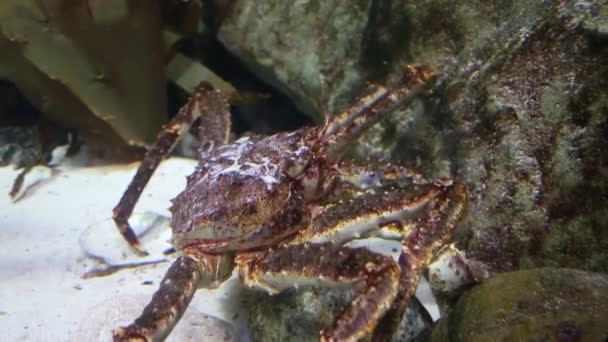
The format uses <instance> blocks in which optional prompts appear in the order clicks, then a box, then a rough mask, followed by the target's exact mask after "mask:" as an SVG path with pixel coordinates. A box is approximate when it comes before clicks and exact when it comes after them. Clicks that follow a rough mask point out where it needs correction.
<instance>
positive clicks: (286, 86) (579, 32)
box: [219, 0, 608, 271]
mask: <svg viewBox="0 0 608 342" xmlns="http://www.w3.org/2000/svg"><path fill="white" fill-rule="evenodd" d="M607 6H608V4H607V2H606V1H595V2H586V1H577V2H574V1H554V2H538V1H525V0H520V1H495V2H478V1H463V2H458V3H454V2H450V1H443V0H429V1H417V2H415V3H412V2H401V1H382V2H381V1H369V2H365V1H357V2H347V1H337V0H335V1H325V2H317V1H298V2H296V3H295V4H293V5H292V4H291V3H289V4H287V3H281V2H277V1H264V2H247V1H236V2H235V4H234V5H233V7H232V11H231V12H230V14H229V15H228V17H227V19H226V20H225V21H224V23H223V25H222V27H221V28H220V30H219V37H220V39H221V40H222V41H223V42H224V44H226V45H227V47H228V48H229V49H230V50H231V51H232V52H234V53H235V54H236V55H238V56H239V57H240V58H241V59H242V60H243V61H245V63H246V64H248V65H249V66H251V68H253V70H255V71H256V72H257V73H258V74H259V75H261V76H262V77H263V78H265V79H267V80H269V81H271V82H272V83H274V84H276V85H277V86H278V87H279V88H281V89H283V90H284V91H285V92H286V93H287V94H289V95H290V96H292V97H293V98H294V99H295V100H296V101H297V103H299V104H300V106H301V107H302V108H303V109H304V110H305V111H307V112H308V113H309V114H311V115H313V116H316V117H317V118H318V117H319V116H320V114H319V113H320V112H322V109H328V110H332V111H333V110H335V109H336V108H339V107H341V106H343V105H344V104H345V103H348V101H349V100H350V99H351V98H352V97H353V96H355V94H357V91H358V89H359V88H360V87H361V85H362V84H363V81H364V80H378V81H383V82H384V81H388V82H390V81H392V80H394V79H395V78H396V77H398V76H399V69H400V68H401V67H402V66H403V65H404V64H407V63H426V64H429V65H431V66H432V67H433V68H434V69H436V70H437V71H438V72H439V73H440V75H441V77H440V80H439V82H438V84H437V86H436V87H435V89H434V94H433V95H432V96H430V97H429V98H426V99H424V100H421V101H419V102H418V104H417V105H415V106H413V108H412V109H410V110H405V111H403V112H400V113H396V114H395V115H393V116H392V117H390V118H387V120H385V122H384V123H383V124H382V125H379V126H378V127H376V128H375V129H374V130H373V131H371V132H369V134H367V135H366V136H365V137H364V138H363V139H361V141H360V143H359V148H358V149H357V150H356V152H355V155H356V156H357V157H360V158H367V157H371V158H373V159H397V160H401V161H403V162H405V163H406V164H407V165H410V166H414V167H415V168H417V169H418V170H420V172H421V173H423V174H424V175H426V176H427V177H428V178H436V177H442V176H454V177H456V178H458V179H460V180H462V181H464V182H465V183H466V184H467V186H468V187H469V190H470V193H471V199H470V201H469V210H468V213H467V216H466V217H465V219H464V220H463V223H462V224H461V225H460V227H459V231H458V232H457V236H456V240H457V242H458V244H459V246H460V247H463V248H464V249H465V250H467V252H468V253H469V255H470V256H473V257H475V258H477V259H479V260H482V261H484V262H487V263H489V264H490V266H491V267H492V269H494V270H512V269H518V268H521V267H534V266H543V265H560V266H568V267H578V268H584V269H588V270H596V271H608V261H607V260H608V255H607V254H606V251H607V250H608V249H607V248H606V247H608V232H607V229H606V227H607V226H608V213H607V212H606V211H605V210H603V209H602V208H605V207H606V204H607V201H608V200H607V198H608V185H607V182H606V179H607V177H608V165H607V160H608V153H607V152H606V151H605V150H604V149H602V148H601V146H602V145H605V144H606V142H607V138H606V137H607V136H608V119H607V118H608V115H607V112H608V107H607V106H608V100H606V98H607V96H606V92H607V91H606V89H608V84H607V83H608V82H607V81H606V80H607V79H608V68H607V67H606V65H608V58H607V57H606V56H607V55H606V53H605V52H606V49H607V47H608V43H607V41H608V24H607V22H608V19H607V17H608V7H607Z"/></svg>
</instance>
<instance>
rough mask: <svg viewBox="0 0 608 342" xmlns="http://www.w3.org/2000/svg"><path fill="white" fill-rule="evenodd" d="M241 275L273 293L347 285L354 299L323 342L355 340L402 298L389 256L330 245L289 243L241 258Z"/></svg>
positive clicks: (250, 283)
mask: <svg viewBox="0 0 608 342" xmlns="http://www.w3.org/2000/svg"><path fill="white" fill-rule="evenodd" d="M237 264H238V265H239V266H240V276H241V279H242V280H243V282H244V283H245V284H246V285H248V286H251V287H261V288H263V289H265V290H267V291H268V292H270V293H277V292H279V291H281V290H283V289H285V288H288V287H292V286H294V285H295V286H297V285H303V284H317V283H320V284H324V285H329V286H347V287H349V286H350V287H354V288H356V289H357V290H358V292H357V295H356V297H355V299H354V300H353V301H352V303H351V304H350V306H349V307H347V308H346V309H345V310H344V311H343V312H342V313H341V314H340V315H339V316H338V317H337V318H336V319H335V321H334V323H333V324H332V325H331V326H330V327H329V328H328V329H326V330H322V331H321V341H356V340H358V339H360V338H361V337H363V336H365V335H366V334H367V333H369V332H371V331H372V330H373V329H374V327H375V326H376V323H377V322H378V321H379V319H380V318H381V317H382V316H383V315H384V313H385V312H386V311H387V310H388V309H389V308H390V306H391V303H392V302H393V300H394V298H395V297H396V296H397V289H398V279H399V268H398V266H397V264H396V263H395V261H394V260H393V259H392V258H390V257H387V256H384V255H381V254H377V253H374V252H371V251H367V250H364V249H353V248H348V247H342V246H336V245H333V244H331V243H326V244H301V245H290V246H286V247H283V248H279V249H276V250H271V251H267V252H259V253H254V254H253V255H248V256H244V257H242V258H237Z"/></svg>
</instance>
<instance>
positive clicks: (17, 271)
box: [0, 158, 247, 341]
mask: <svg viewBox="0 0 608 342" xmlns="http://www.w3.org/2000/svg"><path fill="white" fill-rule="evenodd" d="M135 168H136V165H128V166H109V167H107V166H106V167H95V168H64V169H63V170H60V171H59V172H55V173H54V174H53V175H51V176H50V177H49V174H50V173H49V171H48V169H47V170H45V169H40V170H35V171H34V173H32V175H31V176H29V177H28V180H29V181H32V180H33V179H35V178H36V177H37V176H39V177H41V178H46V179H44V180H42V181H41V182H39V183H38V184H37V185H36V186H34V187H32V188H30V191H29V192H28V193H26V195H25V196H23V197H22V198H21V199H20V200H19V201H17V202H16V203H13V202H12V201H10V199H9V197H8V193H9V191H10V187H11V185H12V182H13V180H14V178H15V177H16V176H17V172H16V171H14V170H12V169H11V168H0V279H1V280H0V340H2V341H21V340H27V341H108V340H109V338H110V336H111V335H110V333H111V330H112V329H113V328H115V327H117V326H118V325H121V324H122V325H124V324H127V323H129V322H130V321H131V320H132V319H133V318H135V317H136V316H137V315H138V313H139V312H140V311H141V309H143V306H144V305H145V303H146V302H147V300H148V298H150V297H151V295H152V293H153V292H154V291H155V290H156V287H157V286H158V283H159V281H160V280H161V279H162V276H163V275H164V273H165V271H166V269H167V268H168V267H169V265H170V260H167V261H165V262H161V263H158V264H155V265H149V266H145V267H137V268H131V269H125V270H122V271H119V272H116V273H114V274H111V275H108V276H103V277H95V278H89V279H83V278H82V275H84V274H85V273H86V272H88V271H91V270H92V269H95V267H99V266H98V265H97V264H96V262H95V261H94V260H92V259H91V258H88V257H87V256H86V254H85V251H84V250H83V246H84V247H85V248H87V249H89V251H87V252H88V253H93V254H101V257H107V259H108V260H109V261H110V262H111V263H120V262H121V260H122V261H129V262H132V261H137V260H136V259H133V256H129V255H128V250H127V249H125V245H122V241H121V240H120V238H119V236H118V232H117V231H116V230H115V229H113V227H112V225H111V224H109V222H111V221H109V218H110V217H111V212H112V208H113V206H114V205H115V204H116V203H117V202H118V200H119V198H120V196H121V195H122V192H123V191H124V189H125V188H126V186H127V184H128V182H129V181H130V180H131V178H132V176H133V174H134V172H135ZM193 168H194V162H193V161H191V160H185V159H177V158H174V159H169V160H167V161H165V162H163V163H162V164H161V167H160V168H159V169H158V170H157V172H156V173H155V175H154V177H153V178H152V180H151V182H150V184H149V185H148V187H147V188H146V190H145V192H144V194H143V196H142V198H141V201H140V202H139V203H138V206H137V207H136V209H135V212H136V213H144V212H153V213H156V214H159V215H164V216H169V213H168V211H167V209H166V208H167V207H168V206H169V205H170V203H169V199H171V198H172V197H174V196H175V195H176V194H177V193H179V191H180V190H181V189H183V187H184V185H185V176H186V175H187V174H189V173H190V172H191V171H192V170H193ZM100 227H108V229H107V230H105V228H100ZM164 229H165V231H161V232H160V233H159V234H157V235H156V236H154V239H156V242H154V241H148V242H146V241H144V246H145V247H146V248H149V249H152V250H150V252H152V255H153V256H156V257H158V259H163V258H164V255H163V254H162V251H163V250H161V249H162V248H163V245H166V247H168V246H169V245H167V244H166V243H165V242H164V241H165V240H166V237H168V236H169V235H170V232H169V231H168V228H164ZM117 238H118V239H117ZM159 239H161V240H159ZM162 239H164V240H162ZM159 241H160V242H159ZM153 242H154V243H153ZM98 256H99V255H98ZM121 258H122V259H121ZM236 282H237V281H236V279H234V277H233V278H232V279H230V280H229V281H227V282H226V283H224V285H222V287H220V288H219V289H216V290H199V291H198V292H197V294H196V295H195V298H194V300H193V302H192V304H191V306H190V310H189V312H188V313H187V315H186V317H185V319H183V320H182V322H180V325H179V326H178V327H177V328H176V331H175V333H174V334H172V335H174V336H173V339H174V340H176V341H177V340H179V341H184V340H186V341H187V340H196V338H195V336H197V337H198V339H199V340H200V338H201V337H204V340H205V341H214V340H218V341H220V340H221V341H225V340H228V341H230V340H233V341H234V340H240V341H242V340H247V338H246V334H245V333H244V328H243V324H242V323H241V322H240V321H239V319H240V318H239V315H238V312H237V311H238V310H236V308H238V305H234V304H231V303H230V301H229V299H228V298H230V297H232V296H228V295H227V294H228V293H230V292H231V291H233V289H234V288H237V287H238V286H237V284H236ZM218 318H219V319H218Z"/></svg>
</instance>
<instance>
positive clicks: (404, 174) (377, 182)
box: [337, 163, 428, 196]
mask: <svg viewBox="0 0 608 342" xmlns="http://www.w3.org/2000/svg"><path fill="white" fill-rule="evenodd" d="M339 170H340V171H339V182H338V189H337V190H338V193H342V192H343V193H345V194H351V195H352V196H356V195H360V194H362V193H364V192H365V191H366V190H370V189H374V188H381V187H388V186H396V187H404V186H407V185H410V184H424V183H428V182H427V181H426V180H425V179H424V178H423V177H422V176H421V175H420V174H418V173H416V172H415V171H413V170H411V169H408V168H407V167H405V166H403V165H399V164H385V165H379V166H367V165H354V164H348V163H342V164H340V166H339Z"/></svg>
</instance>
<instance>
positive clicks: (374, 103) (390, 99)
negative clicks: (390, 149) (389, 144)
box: [320, 65, 434, 161]
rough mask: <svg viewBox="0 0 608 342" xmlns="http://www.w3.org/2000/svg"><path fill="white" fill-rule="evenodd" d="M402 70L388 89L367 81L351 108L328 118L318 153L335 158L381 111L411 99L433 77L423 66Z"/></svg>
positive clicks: (378, 116)
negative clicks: (392, 85)
mask: <svg viewBox="0 0 608 342" xmlns="http://www.w3.org/2000/svg"><path fill="white" fill-rule="evenodd" d="M404 73H405V75H404V77H403V81H402V82H401V83H400V84H399V85H398V86H397V87H395V88H392V89H388V88H386V87H383V86H381V85H378V84H370V85H369V86H368V88H367V90H366V91H365V93H364V94H363V95H362V96H360V97H359V98H358V99H357V100H356V102H355V104H354V105H353V106H352V107H350V108H349V109H347V110H346V111H344V112H342V113H340V114H338V115H336V116H334V117H332V118H330V119H329V121H328V122H327V124H326V127H325V130H324V131H323V134H322V137H321V139H322V144H321V149H320V150H321V153H320V154H321V155H326V156H327V158H328V159H329V160H331V161H338V160H339V159H340V158H341V157H342V154H344V152H345V151H346V150H347V149H348V147H349V146H350V143H351V142H352V141H355V140H356V139H357V138H358V137H359V136H360V135H361V134H362V133H363V132H365V131H366V130H367V129H368V128H369V127H371V126H373V125H375V124H376V123H377V122H378V121H379V120H380V119H381V118H382V117H383V116H384V114H386V113H387V112H391V111H392V110H394V109H395V108H397V107H398V106H401V105H405V104H407V103H408V102H409V101H411V100H412V99H413V98H414V97H415V96H416V95H418V94H419V93H420V92H422V91H423V90H425V89H426V88H427V87H428V86H429V85H430V83H431V80H432V79H433V78H434V75H433V73H432V72H431V70H430V69H428V68H426V67H424V66H421V67H413V66H411V65H408V66H407V67H406V68H405V71H404Z"/></svg>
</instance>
